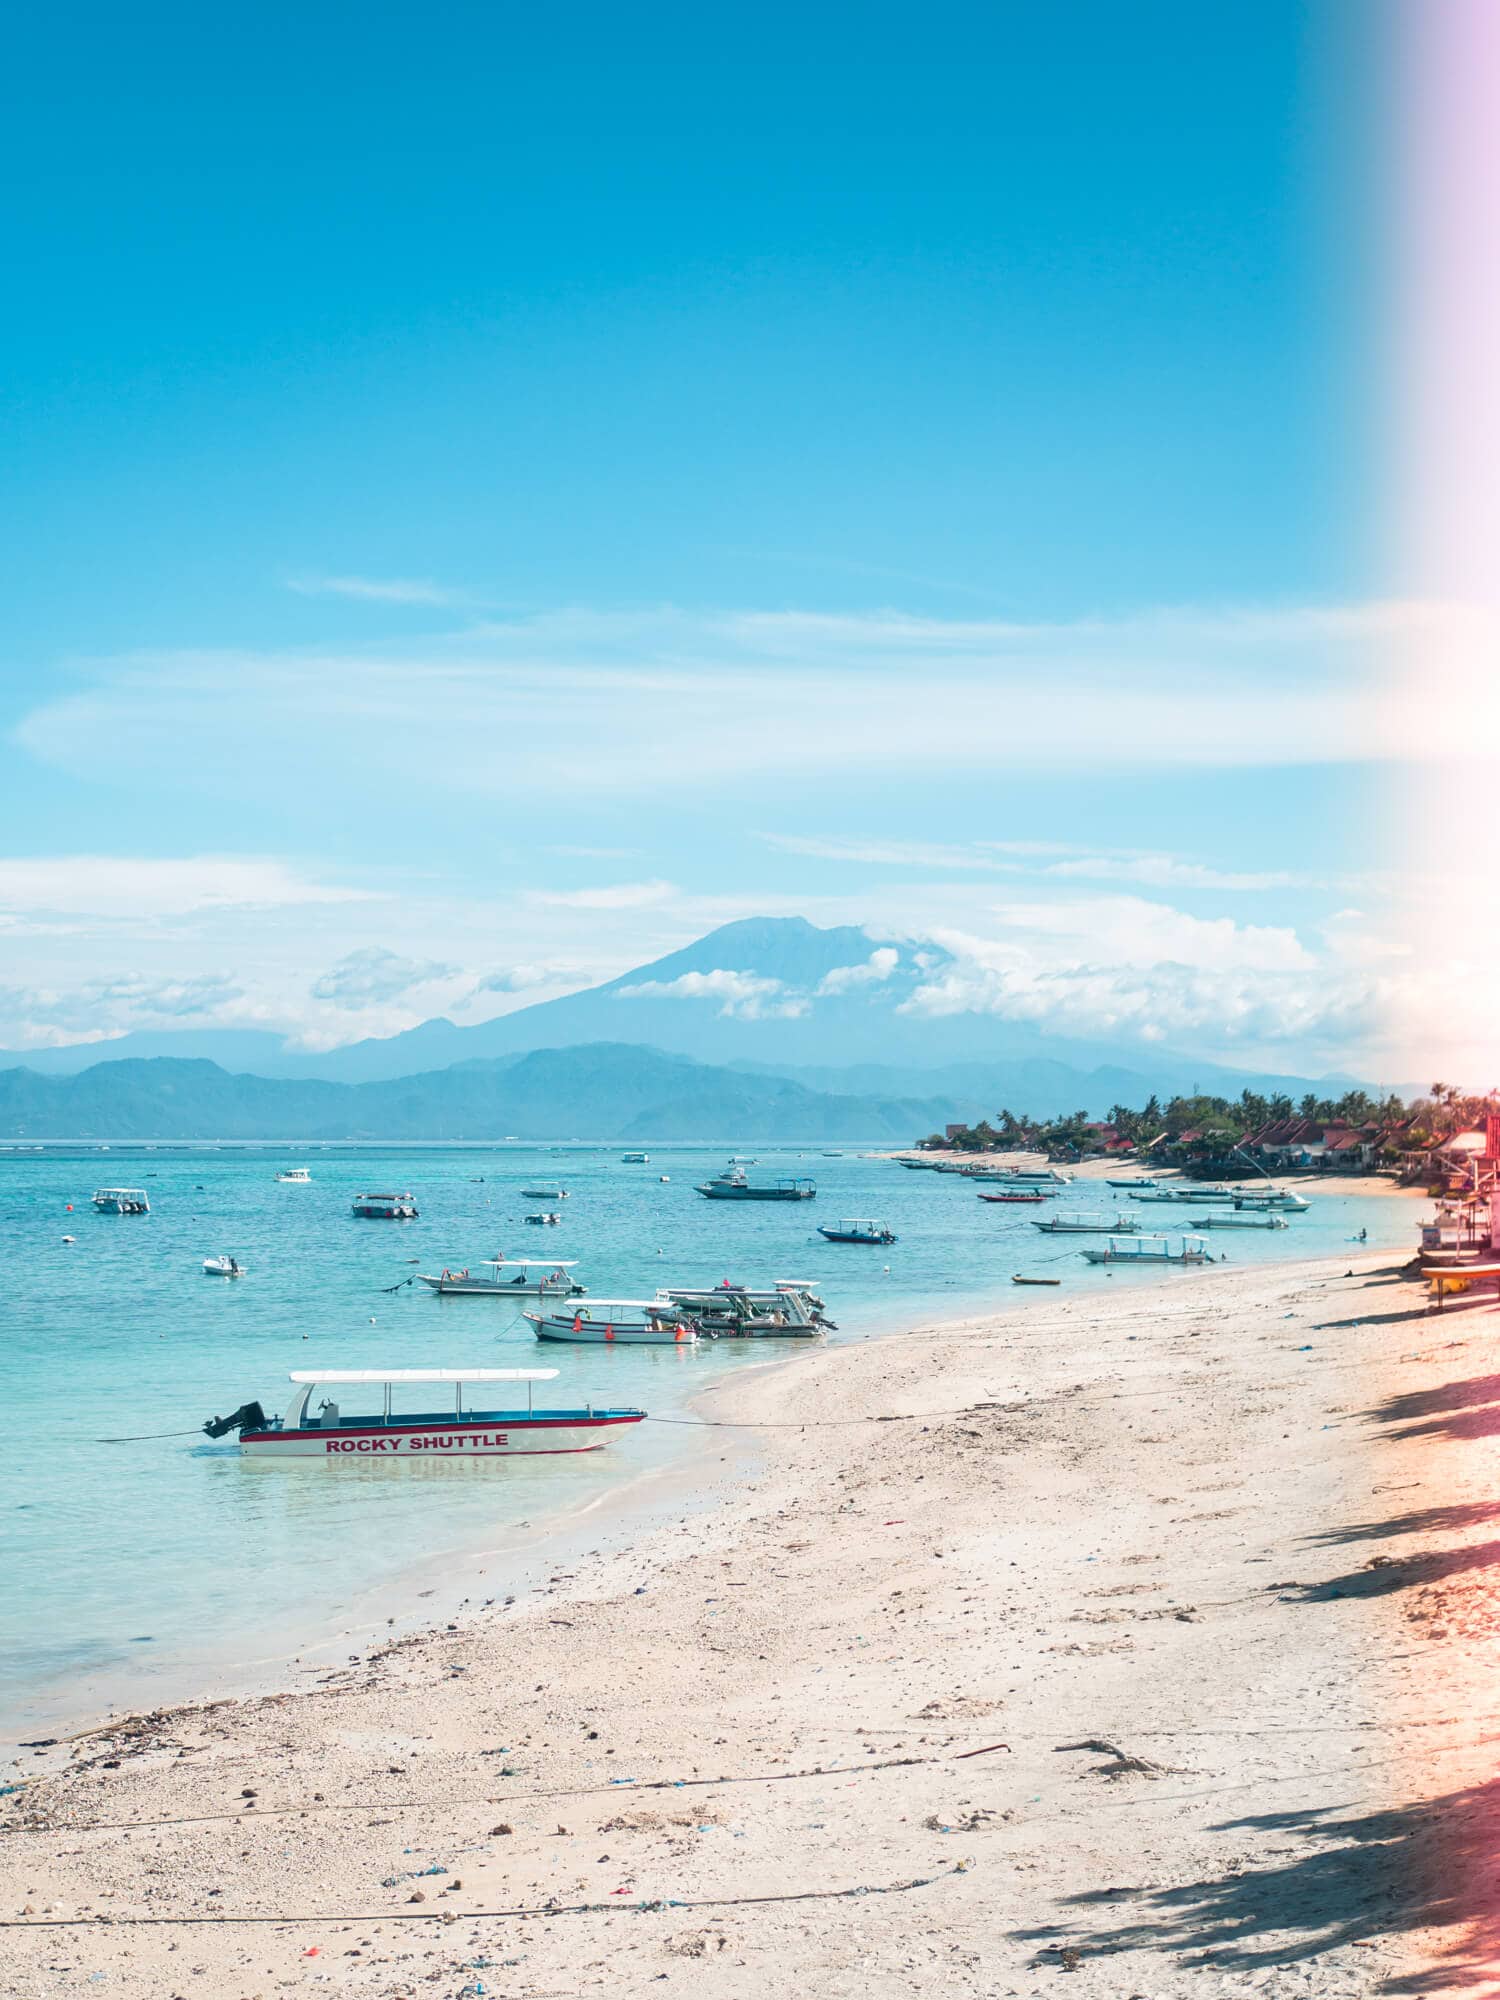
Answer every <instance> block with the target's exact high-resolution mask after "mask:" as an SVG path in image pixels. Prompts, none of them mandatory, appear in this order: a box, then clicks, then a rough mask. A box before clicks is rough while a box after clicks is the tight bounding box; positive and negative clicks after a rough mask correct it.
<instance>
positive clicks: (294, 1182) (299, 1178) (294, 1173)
mask: <svg viewBox="0 0 1500 2000" xmlns="http://www.w3.org/2000/svg"><path fill="white" fill-rule="evenodd" d="M276 1178H277V1180H279V1181H282V1182H284V1183H285V1184H286V1186H288V1187H306V1186H307V1184H308V1182H309V1181H310V1180H311V1179H312V1175H311V1174H310V1173H309V1172H308V1171H307V1169H306V1167H283V1168H282V1170H281V1172H280V1173H279V1174H278V1175H277V1176H276Z"/></svg>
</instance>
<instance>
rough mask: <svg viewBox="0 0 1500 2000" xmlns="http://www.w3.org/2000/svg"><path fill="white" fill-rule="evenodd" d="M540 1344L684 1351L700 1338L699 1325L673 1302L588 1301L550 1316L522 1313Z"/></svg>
mask: <svg viewBox="0 0 1500 2000" xmlns="http://www.w3.org/2000/svg"><path fill="white" fill-rule="evenodd" d="M521 1317H522V1318H523V1319H529V1320H530V1321H531V1324H532V1326H533V1327H534V1328H535V1329H536V1337H537V1339H538V1340H570V1341H576V1342H579V1343H581V1344H583V1345H584V1346H593V1345H595V1344H598V1345H601V1346H605V1347H614V1346H620V1347H682V1346H684V1345H686V1344H688V1343H690V1342H692V1341H695V1340H696V1339H697V1338H698V1324H697V1321H696V1320H694V1319H693V1318H691V1317H690V1316H689V1314H687V1313H686V1312H685V1311H684V1310H683V1309H682V1307H681V1306H679V1305H677V1304H676V1303H675V1302H674V1301H673V1300H671V1299H663V1298H655V1299H588V1300H587V1301H585V1302H583V1303H581V1304H578V1305H567V1306H561V1307H553V1309H552V1310H551V1311H550V1312H534V1313H523V1314H522V1315H521Z"/></svg>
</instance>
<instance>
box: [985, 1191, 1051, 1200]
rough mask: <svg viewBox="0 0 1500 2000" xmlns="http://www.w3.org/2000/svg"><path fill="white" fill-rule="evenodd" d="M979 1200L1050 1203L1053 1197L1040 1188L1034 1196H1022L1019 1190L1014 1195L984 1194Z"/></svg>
mask: <svg viewBox="0 0 1500 2000" xmlns="http://www.w3.org/2000/svg"><path fill="white" fill-rule="evenodd" d="M978 1199H979V1200H980V1201H1050V1200H1051V1199H1052V1196H1051V1194H1050V1192H1048V1193H1045V1194H1044V1193H1043V1192H1042V1190H1041V1189H1040V1188H1038V1189H1037V1190H1036V1191H1035V1192H1034V1193H1032V1194H1022V1193H1021V1191H1020V1189H1019V1188H1018V1189H1017V1190H1016V1192H1015V1193H1014V1194H982V1195H980V1196H978Z"/></svg>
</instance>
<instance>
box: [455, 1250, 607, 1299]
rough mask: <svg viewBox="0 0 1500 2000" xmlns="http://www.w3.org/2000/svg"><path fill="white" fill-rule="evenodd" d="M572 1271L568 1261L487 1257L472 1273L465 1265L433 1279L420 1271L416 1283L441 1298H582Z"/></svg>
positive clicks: (572, 1265) (580, 1288) (580, 1286)
mask: <svg viewBox="0 0 1500 2000" xmlns="http://www.w3.org/2000/svg"><path fill="white" fill-rule="evenodd" d="M573 1269H574V1264H573V1262H572V1260H570V1259H565V1260H564V1261H563V1262H561V1263H554V1262H553V1261H552V1260H551V1259H550V1258H540V1257H486V1258H485V1259H484V1260H483V1261H482V1262H481V1263H480V1264H478V1265H477V1266H476V1267H475V1268H474V1269H473V1270H472V1271H471V1270H470V1269H469V1267H468V1265H467V1264H466V1265H465V1266H464V1268H463V1269H462V1270H461V1271H451V1270H448V1269H444V1270H443V1271H442V1273H441V1274H440V1275H439V1276H438V1277H435V1278H433V1277H429V1276H428V1275H427V1273H426V1272H425V1271H419V1272H418V1273H417V1281H418V1283H419V1284H423V1285H430V1286H431V1288H432V1289H433V1291H435V1292H437V1293H438V1294H439V1295H440V1296H441V1297H443V1298H475V1299H486V1298H487V1299H513V1298H517V1297H522V1298H529V1297H531V1296H533V1295H535V1296H536V1297H537V1298H552V1297H557V1296H561V1297H563V1298H570V1299H571V1298H581V1297H582V1295H583V1286H582V1285H575V1284H574V1282H573V1280H572V1278H571V1277H570V1276H569V1275H568V1274H569V1273H570V1272H571V1271H572V1270H573Z"/></svg>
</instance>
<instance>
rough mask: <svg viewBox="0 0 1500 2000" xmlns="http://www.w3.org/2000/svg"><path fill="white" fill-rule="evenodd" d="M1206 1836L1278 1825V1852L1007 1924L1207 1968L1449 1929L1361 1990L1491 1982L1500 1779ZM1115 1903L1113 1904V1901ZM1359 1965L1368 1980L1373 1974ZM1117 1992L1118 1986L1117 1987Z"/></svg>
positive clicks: (1083, 1947)
mask: <svg viewBox="0 0 1500 2000" xmlns="http://www.w3.org/2000/svg"><path fill="white" fill-rule="evenodd" d="M1214 1831H1215V1832H1218V1833H1222V1834H1230V1835H1233V1834H1235V1833H1244V1834H1247V1835H1249V1834H1260V1835H1266V1834H1272V1835H1275V1834H1280V1835H1284V1836H1285V1838H1286V1843H1287V1844H1286V1845H1285V1846H1283V1847H1280V1848H1276V1849H1273V1850H1271V1852H1273V1853H1275V1854H1276V1855H1278V1856H1281V1857H1284V1858H1279V1859H1276V1860H1274V1861H1270V1862H1268V1863H1267V1864H1266V1865H1264V1866H1257V1865H1247V1866H1244V1867H1242V1868H1241V1867H1236V1866H1233V1865H1231V1866H1230V1867H1229V1868H1228V1869H1226V1870H1225V1872H1224V1873H1223V1874H1221V1875H1219V1876H1216V1877H1209V1878H1206V1879H1204V1880H1202V1881H1198V1882H1187V1883H1182V1884H1180V1885H1178V1886H1175V1887H1172V1888H1138V1889H1137V1888H1110V1889H1098V1890H1092V1891H1089V1892H1087V1893H1085V1894H1083V1895H1079V1896H1073V1897H1070V1898H1068V1899H1066V1902H1065V1907H1066V1908H1068V1909H1069V1910H1071V1911H1073V1912H1074V1913H1075V1921H1074V1922H1073V1923H1072V1924H1069V1923H1066V1922H1065V1923H1063V1924H1059V1925H1049V1926H1045V1927H1042V1928H1038V1929H1033V1930H1025V1931H1019V1932H1016V1933H1013V1935H1014V1936H1016V1937H1017V1938H1018V1939H1019V1940H1021V1941H1023V1942H1027V1943H1036V1944H1037V1945H1038V1948H1039V1951H1041V1952H1043V1953H1045V1954H1047V1956H1046V1957H1044V1958H1042V1959H1041V1960H1039V1962H1041V1963H1046V1962H1049V1960H1050V1959H1051V1954H1053V1953H1055V1952H1057V1951H1059V1950H1062V1949H1065V1948H1067V1947H1071V1948H1072V1949H1073V1950H1075V1951H1077V1952H1078V1953H1080V1955H1081V1956H1083V1957H1085V1958H1087V1957H1089V1956H1091V1955H1092V1954H1094V1953H1096V1952H1119V1951H1166V1952H1175V1953H1179V1954H1181V1955H1182V1956H1183V1957H1184V1958H1185V1959H1189V1958H1190V1959H1191V1960H1192V1961H1193V1962H1196V1963H1199V1964H1202V1965H1203V1966H1204V1968H1205V1969H1212V1970H1213V1971H1217V1972H1255V1971H1262V1970H1267V1969H1270V1968H1273V1967H1276V1966H1288V1965H1295V1964H1299V1963H1302V1962H1305V1961H1307V1960H1309V1959H1315V1958H1319V1957H1321V1956H1322V1955H1323V1954H1324V1953H1326V1952H1330V1951H1334V1950H1336V1949H1338V1948H1339V1947H1340V1946H1355V1945H1361V1944H1366V1945H1372V1944H1383V1945H1386V1946H1390V1945H1391V1944H1393V1943H1395V1942H1396V1941H1398V1940H1399V1939H1401V1938H1402V1937H1404V1936H1407V1935H1409V1934H1411V1933H1413V1932H1416V1931H1423V1930H1428V1929H1457V1930H1458V1931H1459V1932H1460V1935H1459V1936H1458V1937H1457V1938H1456V1939H1455V1940H1454V1941H1451V1942H1445V1943H1443V1944H1442V1945H1441V1946H1440V1947H1439V1948H1440V1950H1441V1953H1442V1956H1441V1957H1439V1958H1438V1959H1437V1960H1436V1961H1435V1962H1433V1961H1431V1960H1428V1959H1426V1958H1425V1955H1424V1962H1423V1963H1422V1964H1421V1965H1420V1967H1419V1969H1417V1970H1414V1971H1411V1972H1400V1973H1394V1974H1391V1975H1389V1976H1387V1977H1385V1978H1384V1979H1381V1980H1379V1981H1378V1982H1375V1983H1372V1984H1370V1985H1368V1986H1363V1987H1362V1988H1361V1990H1362V1991H1366V1992H1370V1993H1389V1994H1412V1995H1416V1994H1422V1993H1428V1994H1430V1993H1435V1992H1438V1991H1441V1990H1442V1989H1444V1988H1449V1987H1455V1986H1464V1985H1479V1984H1483V1987H1484V1990H1486V1991H1489V1990H1493V1988H1492V1986H1491V1983H1490V1982H1492V1981H1493V1980H1494V1979H1495V1977H1496V1972H1497V1961H1500V1882H1497V1880H1496V1870H1495V1859H1494V1857H1495V1854H1496V1851H1497V1850H1496V1841H1497V1840H1500V1779H1497V1780H1492V1781H1491V1782H1490V1783H1488V1784H1485V1785H1479V1786H1475V1787H1473V1788H1471V1789H1468V1790H1463V1791H1456V1792H1450V1793H1448V1794H1446V1795H1444V1796H1439V1797H1435V1798H1431V1799H1426V1800H1422V1801H1420V1802H1418V1803H1413V1804H1410V1805H1404V1806H1397V1807H1392V1808H1389V1809H1383V1810H1376V1811H1369V1812H1360V1811H1353V1810H1350V1809H1348V1808H1338V1807H1329V1808H1326V1809H1323V1810H1316V1811H1311V1812H1277V1813H1257V1814H1255V1815H1254V1816H1252V1817H1250V1818H1246V1819H1233V1820H1225V1821H1221V1822H1220V1823H1219V1825H1218V1826H1217V1827H1216V1828H1215V1829H1214ZM1122 1906H1124V1907H1122ZM1356 1956H1362V1954H1356ZM1374 1970H1375V1968H1374V1967H1373V1965H1372V1966H1371V1967H1370V1968H1369V1973H1368V1974H1366V1975H1365V1976H1366V1977H1369V1976H1371V1975H1373V1973H1374ZM1120 1990H1121V1992H1122V1993H1123V1992H1125V1991H1127V1990H1129V1989H1128V1988H1126V1987H1124V1986H1122V1987H1121V1989H1120Z"/></svg>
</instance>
